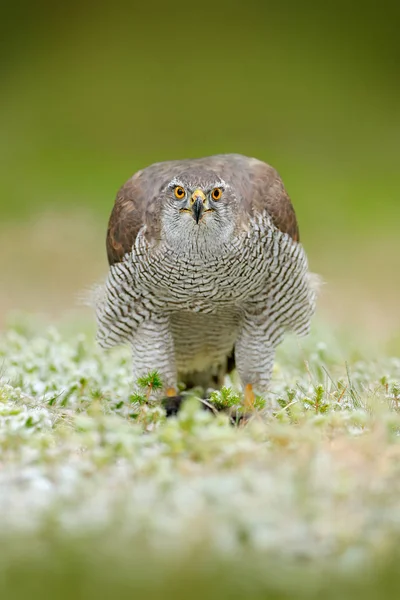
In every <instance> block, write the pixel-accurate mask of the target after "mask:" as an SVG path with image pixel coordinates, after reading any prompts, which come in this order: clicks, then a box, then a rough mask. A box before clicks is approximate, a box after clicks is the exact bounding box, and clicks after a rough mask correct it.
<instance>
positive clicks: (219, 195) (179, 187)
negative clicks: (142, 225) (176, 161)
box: [162, 171, 237, 250]
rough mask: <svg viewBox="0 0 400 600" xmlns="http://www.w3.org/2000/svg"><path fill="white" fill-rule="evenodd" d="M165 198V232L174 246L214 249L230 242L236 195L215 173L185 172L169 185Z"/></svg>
mask: <svg viewBox="0 0 400 600" xmlns="http://www.w3.org/2000/svg"><path fill="white" fill-rule="evenodd" d="M162 195H163V202H162V205H163V219H162V223H163V231H164V234H165V237H166V239H167V241H168V242H169V243H170V244H171V245H173V246H175V247H177V248H180V249H184V247H188V248H190V247H196V248H200V249H201V248H203V249H204V250H206V249H207V248H208V249H210V250H212V249H216V248H217V247H219V246H223V245H224V244H226V243H228V242H229V240H230V239H231V237H232V235H233V233H234V230H235V214H236V212H237V211H236V210H235V208H236V206H237V202H236V196H235V194H234V191H233V190H232V188H231V186H230V185H229V183H227V182H226V181H224V180H223V179H221V177H219V176H218V175H217V174H216V173H215V172H213V171H204V172H199V173H197V174H196V173H193V172H192V171H191V172H182V173H180V174H178V175H177V176H175V177H174V178H173V179H171V180H170V181H168V183H166V185H165V186H164V187H163V190H162Z"/></svg>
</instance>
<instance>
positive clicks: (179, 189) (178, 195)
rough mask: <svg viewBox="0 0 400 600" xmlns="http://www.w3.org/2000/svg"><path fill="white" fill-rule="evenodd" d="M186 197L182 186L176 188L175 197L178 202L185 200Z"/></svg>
mask: <svg viewBox="0 0 400 600" xmlns="http://www.w3.org/2000/svg"><path fill="white" fill-rule="evenodd" d="M185 195H186V192H185V190H184V189H183V187H181V186H180V185H178V186H176V188H175V196H176V198H178V200H182V198H184V197H185Z"/></svg>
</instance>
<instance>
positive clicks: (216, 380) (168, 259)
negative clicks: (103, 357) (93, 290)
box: [97, 154, 315, 395]
mask: <svg viewBox="0 0 400 600" xmlns="http://www.w3.org/2000/svg"><path fill="white" fill-rule="evenodd" d="M107 254H108V260H109V264H110V270H109V273H108V277H107V280H106V283H105V285H104V287H103V288H102V292H101V294H100V297H99V298H98V301H97V322H98V340H99V342H100V344H101V345H102V346H103V347H110V346H114V345H116V344H120V343H122V342H129V343H130V344H131V346H132V352H133V370H134V377H135V379H136V378H138V377H140V376H142V375H146V374H147V373H149V372H150V371H152V370H157V371H158V372H159V374H160V376H161V379H162V381H163V383H164V386H165V389H164V392H165V393H167V394H168V395H173V394H175V393H176V390H177V384H178V381H182V382H184V383H186V384H187V385H188V386H193V385H201V386H202V387H204V388H207V387H209V386H210V387H215V386H216V385H219V384H220V383H221V382H222V380H223V377H224V375H225V374H226V373H227V370H228V369H231V368H232V367H233V364H234V363H235V364H236V369H237V371H238V374H239V376H240V379H241V381H242V384H243V386H244V388H245V389H246V393H247V394H252V393H253V391H254V392H258V393H261V394H262V393H264V392H265V391H266V390H267V387H268V383H269V381H270V378H271V371H272V367H273V362H274V351H275V347H276V346H277V344H279V343H280V342H281V340H282V338H283V335H284V333H285V332H286V331H288V330H292V331H294V332H296V333H298V334H301V335H303V334H306V333H307V332H308V331H309V327H310V318H311V316H312V314H313V313H314V309H315V289H314V287H315V286H314V285H313V277H312V275H311V274H310V273H309V271H308V265H307V258H306V254H305V252H304V250H303V247H302V246H301V244H300V243H299V230H298V225H297V220H296V215H295V212H294V210H293V206H292V204H291V201H290V199H289V196H288V194H287V192H286V190H285V188H284V186H283V183H282V180H281V179H280V177H279V175H278V173H277V172H276V171H275V169H273V168H272V167H271V166H269V165H268V164H266V163H264V162H262V161H260V160H257V159H255V158H248V157H245V156H241V155H238V154H225V155H217V156H211V157H206V158H199V159H190V160H177V161H169V162H162V163H157V164H153V165H151V166H149V167H147V168H146V169H143V170H142V171H139V172H137V173H136V174H135V175H133V177H131V179H129V180H128V181H127V183H125V185H123V186H122V188H121V189H120V190H119V192H118V194H117V198H116V200H115V205H114V208H113V210H112V213H111V217H110V221H109V225H108V232H107ZM252 390H253V391H252Z"/></svg>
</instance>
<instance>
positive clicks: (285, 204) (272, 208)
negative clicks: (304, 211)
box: [248, 161, 300, 242]
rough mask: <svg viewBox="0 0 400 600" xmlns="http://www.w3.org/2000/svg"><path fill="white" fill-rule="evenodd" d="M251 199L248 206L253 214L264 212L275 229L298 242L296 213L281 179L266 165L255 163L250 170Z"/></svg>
mask: <svg viewBox="0 0 400 600" xmlns="http://www.w3.org/2000/svg"><path fill="white" fill-rule="evenodd" d="M251 179H252V181H251V184H252V185H251V188H252V192H251V197H249V199H248V205H249V207H251V208H252V209H253V211H254V212H256V213H257V212H262V211H263V210H266V211H267V212H268V214H269V215H270V217H271V220H272V222H273V224H274V225H275V227H277V228H278V229H279V230H280V231H282V232H283V233H287V234H289V235H290V237H291V238H292V239H293V240H294V241H295V242H299V241H300V234H299V226H298V223H297V218H296V213H295V212H294V208H293V205H292V203H291V201H290V198H289V195H288V193H287V191H286V189H285V186H284V185H283V182H282V179H281V178H280V176H279V175H278V173H277V172H276V170H275V169H274V168H273V167H271V166H270V165H268V164H267V163H264V162H261V161H256V162H255V163H254V166H253V167H252V169H251Z"/></svg>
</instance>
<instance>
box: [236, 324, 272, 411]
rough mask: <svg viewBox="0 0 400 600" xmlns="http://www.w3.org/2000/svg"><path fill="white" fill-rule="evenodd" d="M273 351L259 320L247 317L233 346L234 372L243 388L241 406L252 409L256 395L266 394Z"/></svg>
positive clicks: (263, 326)
mask: <svg viewBox="0 0 400 600" xmlns="http://www.w3.org/2000/svg"><path fill="white" fill-rule="evenodd" d="M274 358H275V350H274V347H273V346H272V344H271V343H270V341H269V338H268V335H267V334H266V332H265V325H264V322H263V320H262V318H260V317H259V316H253V315H246V316H245V318H244V320H243V323H242V327H241V331H240V333H239V336H238V339H237V340H236V345H235V360H236V369H237V371H238V373H239V377H240V379H241V381H242V384H243V386H244V404H245V406H246V408H248V409H251V408H254V401H255V392H256V393H259V394H263V393H265V392H266V391H267V390H268V384H269V382H270V379H271V374H272V367H273V365H274Z"/></svg>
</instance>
